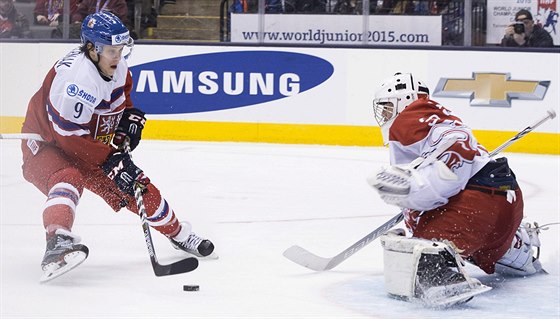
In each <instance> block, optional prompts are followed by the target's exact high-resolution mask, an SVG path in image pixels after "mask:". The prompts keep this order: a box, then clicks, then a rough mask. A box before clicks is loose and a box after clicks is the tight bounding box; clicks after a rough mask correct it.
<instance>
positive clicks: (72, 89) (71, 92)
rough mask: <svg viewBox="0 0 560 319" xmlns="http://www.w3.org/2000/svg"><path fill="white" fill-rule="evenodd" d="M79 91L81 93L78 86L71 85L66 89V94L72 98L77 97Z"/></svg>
mask: <svg viewBox="0 0 560 319" xmlns="http://www.w3.org/2000/svg"><path fill="white" fill-rule="evenodd" d="M79 91H80V89H79V88H78V86H77V85H76V84H70V85H68V87H67V88H66V94H68V95H70V96H76V94H78V92H79Z"/></svg>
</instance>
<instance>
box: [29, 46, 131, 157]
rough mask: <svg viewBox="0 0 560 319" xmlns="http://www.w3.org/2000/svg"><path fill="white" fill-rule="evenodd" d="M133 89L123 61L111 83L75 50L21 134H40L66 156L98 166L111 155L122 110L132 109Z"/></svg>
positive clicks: (34, 102)
mask: <svg viewBox="0 0 560 319" xmlns="http://www.w3.org/2000/svg"><path fill="white" fill-rule="evenodd" d="M131 89H132V77H131V75H130V72H129V70H128V66H127V64H126V61H125V60H124V59H121V61H120V62H119V64H118V66H117V69H116V71H115V74H114V75H113V78H112V79H111V80H107V79H104V78H102V77H101V75H100V74H99V71H98V70H97V67H96V66H95V65H94V64H93V62H92V61H91V60H90V59H89V58H88V57H86V55H85V53H83V52H81V51H80V50H79V49H78V48H77V49H75V50H73V51H71V52H69V53H68V54H67V55H66V56H65V57H63V58H62V59H60V60H59V61H57V62H56V64H55V65H54V66H53V67H52V68H51V70H50V71H49V73H48V74H47V76H46V77H45V80H44V81H43V85H42V86H41V88H40V89H39V91H37V93H35V95H34V96H33V97H32V98H31V101H30V102H29V106H28V109H27V114H26V118H25V122H24V124H23V129H22V132H25V133H38V134H40V135H41V136H42V137H43V139H45V141H46V142H47V143H51V144H54V145H55V146H57V147H59V148H60V149H62V150H63V151H64V152H65V153H66V154H67V155H69V156H72V157H74V158H76V159H78V160H81V161H82V162H83V163H87V164H90V165H93V166H99V165H100V164H101V163H103V162H104V161H105V159H106V158H107V157H108V156H109V154H110V153H111V152H112V150H113V149H112V147H111V146H110V142H111V140H112V138H113V135H114V132H115V129H116V128H117V125H118V124H119V121H120V118H121V116H122V113H123V111H124V109H125V108H127V107H132V102H131V99H130V91H131ZM30 148H31V146H30Z"/></svg>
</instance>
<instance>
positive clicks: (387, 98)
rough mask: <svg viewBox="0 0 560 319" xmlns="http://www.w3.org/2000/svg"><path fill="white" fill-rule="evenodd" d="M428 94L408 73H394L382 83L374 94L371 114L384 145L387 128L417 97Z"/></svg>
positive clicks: (424, 87)
mask: <svg viewBox="0 0 560 319" xmlns="http://www.w3.org/2000/svg"><path fill="white" fill-rule="evenodd" d="M429 94H430V91H429V90H428V87H427V86H426V85H425V84H424V83H423V82H422V81H420V80H417V79H415V78H414V76H413V75H412V74H410V73H396V74H395V75H393V76H392V77H390V78H388V79H386V80H385V81H383V84H381V87H380V88H379V89H377V91H376V92H375V97H374V99H373V112H374V114H375V120H376V121H377V124H379V126H380V127H381V134H382V135H383V141H384V143H385V144H387V143H388V141H389V128H390V127H391V124H392V123H393V121H394V120H395V118H396V117H397V115H399V113H401V112H402V111H403V110H404V109H405V108H406V107H407V106H408V105H410V104H411V103H412V102H414V101H416V100H418V98H419V96H422V95H425V96H428V95H429Z"/></svg>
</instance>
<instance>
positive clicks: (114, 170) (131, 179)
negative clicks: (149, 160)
mask: <svg viewBox="0 0 560 319" xmlns="http://www.w3.org/2000/svg"><path fill="white" fill-rule="evenodd" d="M101 168H102V169H103V172H104V173H105V174H106V175H107V176H108V177H109V178H110V179H111V180H113V182H115V184H116V185H117V187H118V188H119V189H120V190H121V191H123V192H124V193H127V194H130V195H133V196H134V187H135V186H139V187H141V188H142V189H145V188H146V186H148V184H150V179H149V178H148V177H147V176H146V175H144V172H143V171H142V170H141V169H140V168H138V167H137V166H136V165H134V163H133V162H132V159H131V158H130V155H129V154H128V153H120V152H119V153H115V154H113V155H111V156H110V157H109V158H108V159H107V160H106V161H105V163H103V165H102V166H101Z"/></svg>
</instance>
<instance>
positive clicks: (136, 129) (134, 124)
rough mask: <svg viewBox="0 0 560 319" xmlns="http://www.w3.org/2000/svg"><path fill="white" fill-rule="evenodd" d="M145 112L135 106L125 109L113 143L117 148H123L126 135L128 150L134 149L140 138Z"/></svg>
mask: <svg viewBox="0 0 560 319" xmlns="http://www.w3.org/2000/svg"><path fill="white" fill-rule="evenodd" d="M144 115H146V113H144V112H142V111H140V110H139V109H137V108H130V109H125V110H124V113H123V116H122V118H121V121H120V122H119V125H118V126H117V130H116V132H115V137H114V138H113V144H115V146H116V147H117V148H118V149H124V147H125V141H126V139H127V137H128V141H129V142H128V143H129V144H128V145H129V146H130V150H131V151H132V150H134V149H135V148H136V146H138V144H139V143H140V139H141V138H142V129H144V125H145V124H146V117H145V116H144Z"/></svg>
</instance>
